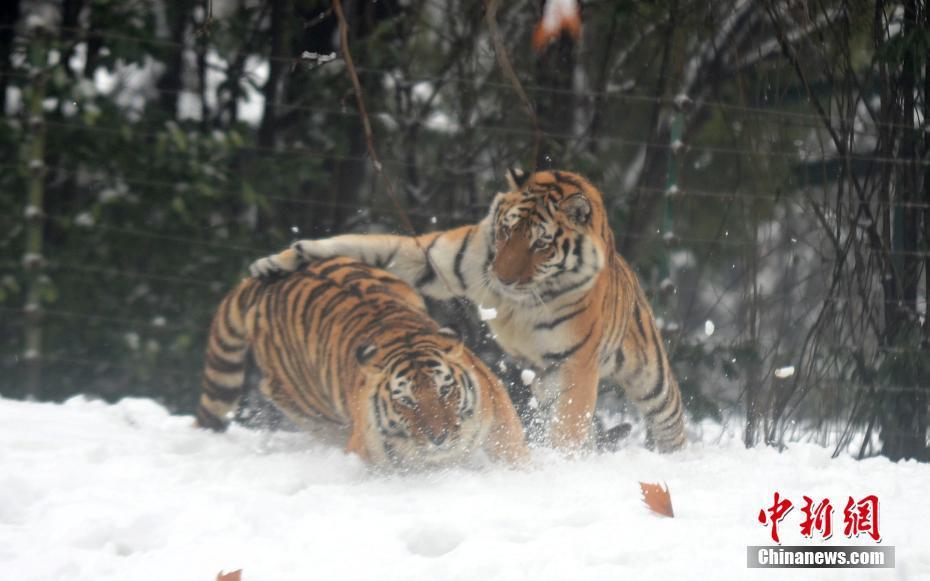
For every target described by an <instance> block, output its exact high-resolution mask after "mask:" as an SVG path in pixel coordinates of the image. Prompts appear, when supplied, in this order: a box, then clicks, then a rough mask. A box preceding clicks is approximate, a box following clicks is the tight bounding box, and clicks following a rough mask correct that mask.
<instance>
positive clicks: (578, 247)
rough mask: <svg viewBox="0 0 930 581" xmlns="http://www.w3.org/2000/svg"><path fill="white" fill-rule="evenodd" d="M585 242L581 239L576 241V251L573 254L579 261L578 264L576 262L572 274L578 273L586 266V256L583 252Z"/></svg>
mask: <svg viewBox="0 0 930 581" xmlns="http://www.w3.org/2000/svg"><path fill="white" fill-rule="evenodd" d="M583 242H584V238H579V239H578V240H575V250H574V251H573V252H572V253H573V254H574V255H575V258H577V259H578V260H577V262H575V266H573V267H572V272H578V271H579V270H581V267H582V266H584V255H583V254H582V252H581V245H582V243H583Z"/></svg>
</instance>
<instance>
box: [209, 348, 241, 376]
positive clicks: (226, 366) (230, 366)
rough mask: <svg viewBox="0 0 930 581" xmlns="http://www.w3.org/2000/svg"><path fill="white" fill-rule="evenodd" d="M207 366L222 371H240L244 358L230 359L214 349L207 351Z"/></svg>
mask: <svg viewBox="0 0 930 581" xmlns="http://www.w3.org/2000/svg"><path fill="white" fill-rule="evenodd" d="M206 359H207V367H209V368H211V369H215V370H216V371H219V372H220V373H239V372H240V371H242V365H243V363H244V362H243V360H242V359H239V360H238V361H237V360H233V361H230V360H229V359H225V358H223V356H222V355H220V354H219V353H217V352H216V351H214V350H212V349H211V350H210V351H207V357H206Z"/></svg>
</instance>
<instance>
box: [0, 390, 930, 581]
mask: <svg viewBox="0 0 930 581" xmlns="http://www.w3.org/2000/svg"><path fill="white" fill-rule="evenodd" d="M191 423H192V418H191V417H190V416H173V415H169V414H168V412H167V411H166V410H165V409H164V408H162V407H161V406H160V405H158V404H156V403H154V402H153V401H151V400H145V399H126V400H123V401H121V402H119V403H116V404H112V405H109V404H105V403H102V402H97V401H87V400H85V399H82V398H75V399H72V400H69V401H67V402H65V403H64V404H51V403H30V402H20V401H12V400H4V399H0V441H2V442H3V444H2V446H0V578H2V579H17V580H23V581H26V580H51V579H68V580H69V581H79V580H84V579H86V580H94V581H105V580H120V581H122V580H127V579H132V580H142V581H145V580H149V579H151V580H159V581H163V580H164V579H185V580H186V579H191V580H209V579H214V578H215V577H216V573H217V572H218V571H220V570H221V569H224V570H227V571H229V570H234V569H238V568H242V569H243V579H245V580H246V581H260V580H269V581H278V580H282V579H333V578H339V579H371V578H377V579H386V580H392V579H534V580H536V579H568V578H571V579H629V578H637V579H640V578H641V579H691V578H694V577H695V575H696V574H698V572H704V571H707V572H712V573H713V575H714V578H723V579H786V578H788V579H848V578H855V579H865V578H875V579H890V578H893V577H894V578H902V579H904V578H907V579H930V551H927V550H926V533H925V525H924V523H926V522H927V519H928V518H930V504H928V503H926V502H925V495H926V491H927V489H928V488H930V466H928V465H926V464H923V465H922V464H917V463H915V462H902V463H898V464H893V463H891V462H889V461H888V460H885V459H880V458H876V459H869V460H865V461H862V462H857V461H855V460H853V459H851V458H848V457H840V458H838V459H836V460H831V459H830V453H829V451H827V450H824V449H822V448H820V447H817V446H814V445H811V444H793V445H791V446H790V447H789V449H788V450H787V451H786V452H784V453H781V454H779V453H778V452H776V451H775V450H773V449H770V448H759V449H754V450H746V449H744V448H743V447H742V445H741V444H740V442H739V438H738V437H737V436H736V435H733V434H730V433H729V432H727V431H724V430H721V428H720V427H719V426H716V425H714V424H704V425H701V426H695V427H693V428H692V438H693V439H696V440H700V441H701V442H703V443H701V442H698V443H695V444H692V445H691V446H689V447H688V448H687V449H686V450H685V451H683V452H679V453H676V454H672V455H658V454H654V453H652V452H649V451H647V450H645V449H643V448H641V447H640V446H639V445H638V444H637V443H632V442H631V443H629V444H627V445H626V446H625V447H624V448H622V449H621V450H619V451H618V452H615V453H610V454H601V455H591V456H587V457H583V458H579V459H568V458H563V457H561V456H559V455H557V454H555V453H554V452H551V451H549V450H542V449H539V450H535V451H534V461H533V466H532V467H530V468H528V469H525V470H512V469H508V468H505V467H502V466H498V465H492V464H489V463H487V462H482V463H479V464H478V465H477V466H473V467H470V468H457V469H452V470H447V471H439V472H428V473H417V474H407V475H400V474H375V473H372V472H369V471H368V470H367V469H366V468H365V467H364V466H363V465H362V463H361V462H360V461H359V460H358V459H357V458H355V457H351V456H346V455H345V454H343V453H342V451H341V450H339V449H337V448H335V447H332V446H328V445H325V444H323V443H322V442H320V441H318V440H315V439H314V438H313V437H312V436H310V435H307V434H302V433H288V432H279V433H268V432H261V431H251V430H247V429H245V428H241V427H236V426H234V427H233V428H232V429H231V430H230V431H229V432H228V433H226V434H213V433H208V432H203V431H200V430H195V429H193V428H192V427H191ZM638 481H645V482H664V483H667V484H668V486H669V488H670V490H671V494H672V499H673V503H674V509H675V514H676V517H675V518H674V519H666V518H660V517H657V516H653V515H652V514H650V513H648V512H647V511H646V510H645V509H644V508H643V506H642V503H641V501H640V496H639V487H638ZM776 490H777V491H778V492H779V493H780V494H781V495H782V496H784V497H787V498H789V499H791V500H793V501H794V502H795V503H796V505H800V503H801V502H802V499H801V496H802V495H805V494H806V495H808V496H812V497H817V498H823V497H829V498H830V499H831V500H832V502H833V504H834V507H836V506H837V505H840V507H839V508H838V509H837V510H838V512H839V513H842V505H843V504H844V503H845V500H846V498H847V497H848V496H853V497H855V498H857V499H858V498H862V497H864V496H866V495H867V494H877V495H878V496H879V499H880V501H881V505H880V507H881V517H880V519H881V520H880V527H881V528H880V530H881V532H882V536H883V541H882V545H883V546H885V545H888V546H895V547H896V553H897V554H896V557H897V559H896V560H897V571H894V572H887V571H881V570H868V571H855V572H853V573H852V574H851V573H850V572H848V571H844V570H842V569H836V570H827V569H823V570H790V571H787V570H785V571H765V570H749V569H746V546H747V545H768V544H771V541H770V540H769V534H770V533H769V529H768V528H766V527H764V526H762V525H760V524H759V523H758V522H756V516H757V515H758V512H759V510H760V509H762V508H765V507H768V506H770V505H771V503H772V497H773V493H774V492H775V491H776ZM799 513H800V510H799V509H798V510H794V511H792V513H790V514H789V515H788V516H787V517H786V518H785V519H784V520H783V521H782V522H781V523H780V527H779V529H780V530H779V532H780V534H781V536H782V542H783V543H784V544H785V545H793V544H798V545H812V544H816V543H814V542H813V541H810V540H803V539H801V538H800V532H799V530H798V529H799V522H800V521H799V518H800V514H799ZM834 528H835V529H836V528H837V527H836V523H834ZM839 528H840V531H839V532H837V533H835V534H834V538H833V539H831V540H830V541H829V544H837V545H846V544H863V545H869V544H870V543H871V541H869V540H868V539H863V538H860V539H857V540H848V539H846V538H845V537H844V536H843V535H842V530H841V527H839Z"/></svg>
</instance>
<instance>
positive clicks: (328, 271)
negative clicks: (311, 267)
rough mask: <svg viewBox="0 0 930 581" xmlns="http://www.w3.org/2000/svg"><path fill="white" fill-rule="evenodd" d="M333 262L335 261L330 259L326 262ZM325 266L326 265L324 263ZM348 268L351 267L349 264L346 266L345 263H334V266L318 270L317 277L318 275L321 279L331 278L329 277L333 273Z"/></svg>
mask: <svg viewBox="0 0 930 581" xmlns="http://www.w3.org/2000/svg"><path fill="white" fill-rule="evenodd" d="M332 260H333V259H332V258H330V259H329V260H327V261H326V262H330V261H332ZM323 264H325V263H323ZM347 266H349V265H348V264H345V263H344V262H340V261H337V262H334V263H333V264H330V265H329V266H324V267H323V268H321V269H319V270H317V271H316V275H317V276H320V277H324V276H329V275H331V274H332V273H334V272H336V271H337V270H339V269H341V268H345V267H347Z"/></svg>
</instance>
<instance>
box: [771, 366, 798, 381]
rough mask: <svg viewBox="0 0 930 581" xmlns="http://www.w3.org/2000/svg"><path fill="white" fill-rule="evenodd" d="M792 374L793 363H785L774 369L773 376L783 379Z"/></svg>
mask: <svg viewBox="0 0 930 581" xmlns="http://www.w3.org/2000/svg"><path fill="white" fill-rule="evenodd" d="M792 375H794V365H786V366H784V367H779V368H778V369H776V370H775V377H777V378H778V379H785V378H787V377H791V376H792Z"/></svg>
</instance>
